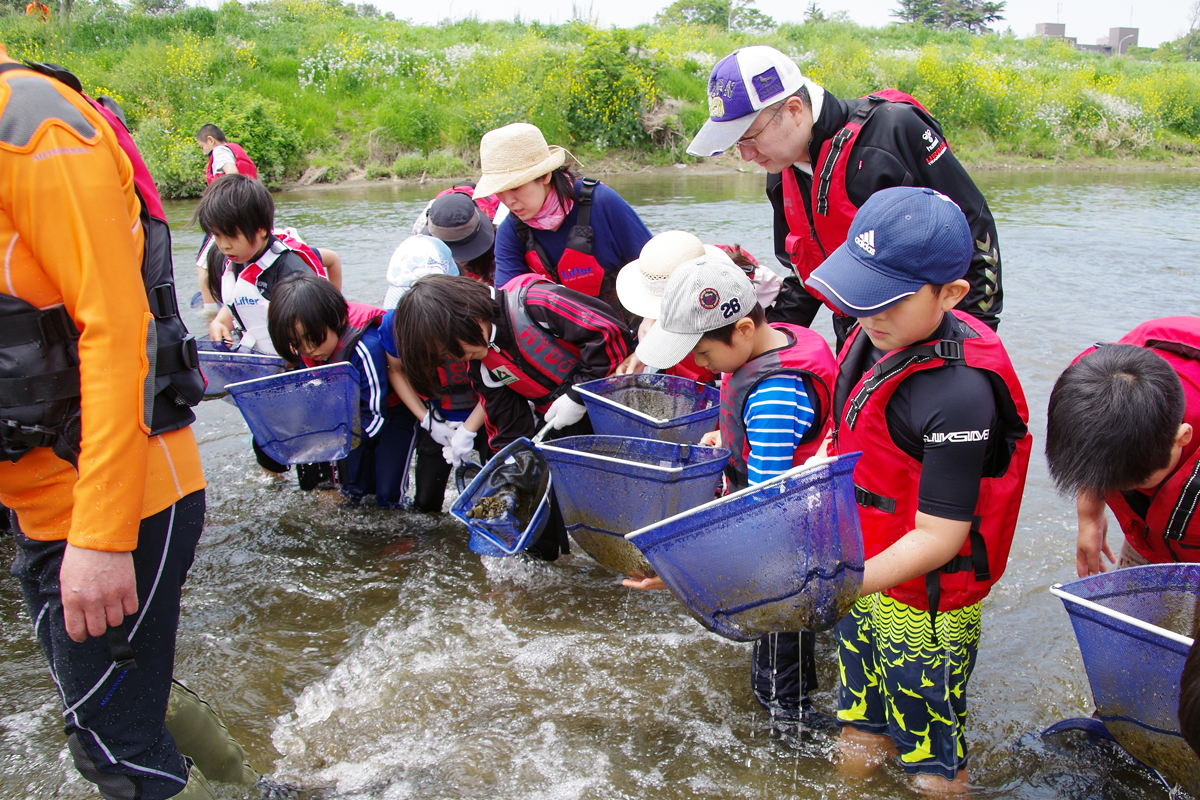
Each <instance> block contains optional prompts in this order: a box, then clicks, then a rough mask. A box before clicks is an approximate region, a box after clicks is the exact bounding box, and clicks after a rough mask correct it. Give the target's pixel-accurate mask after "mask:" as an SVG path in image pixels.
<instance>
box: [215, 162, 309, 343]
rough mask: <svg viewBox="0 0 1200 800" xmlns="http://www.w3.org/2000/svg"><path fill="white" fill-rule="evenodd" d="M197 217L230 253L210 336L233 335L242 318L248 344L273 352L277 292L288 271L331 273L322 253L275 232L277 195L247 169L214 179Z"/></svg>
mask: <svg viewBox="0 0 1200 800" xmlns="http://www.w3.org/2000/svg"><path fill="white" fill-rule="evenodd" d="M195 219H196V220H198V221H199V222H200V227H202V228H203V229H204V232H205V233H207V234H209V235H210V236H212V237H213V239H214V240H215V242H216V247H217V248H218V249H219V250H220V252H221V253H222V254H223V255H224V256H225V266H224V271H223V273H222V275H221V300H222V302H223V303H224V304H225V307H224V308H222V309H221V310H220V311H219V312H217V315H216V316H215V317H213V319H212V321H211V322H210V323H209V326H208V331H209V336H210V337H211V338H212V339H213V340H214V341H215V340H218V339H222V340H225V341H232V340H233V329H234V326H235V320H236V325H237V327H238V328H239V329H241V331H242V344H244V345H246V346H247V347H249V348H252V349H255V350H258V351H259V352H273V349H272V346H271V339H270V336H269V335H268V334H267V305H268V304H269V302H270V300H271V293H272V291H273V289H274V287H275V285H276V284H277V283H278V282H279V281H281V280H282V279H283V278H286V277H287V276H288V275H292V274H296V273H301V274H316V275H317V276H319V277H321V278H328V272H327V271H326V270H325V267H324V266H323V265H322V263H321V260H320V258H319V257H318V256H317V255H316V254H315V253H314V252H313V251H312V249H311V248H309V247H308V246H307V245H304V244H303V243H300V244H299V245H296V244H289V243H288V242H287V241H285V240H284V239H281V238H279V237H277V236H276V235H275V234H274V233H273V229H274V226H275V201H274V200H272V199H271V193H270V192H268V191H267V188H266V187H265V186H263V185H262V184H261V183H259V182H258V181H256V180H254V179H252V178H248V177H246V176H245V175H226V176H225V177H223V178H221V179H219V180H216V181H213V182H212V184H210V185H209V187H208V188H207V189H205V190H204V194H203V195H202V196H201V197H200V204H199V205H198V206H197V207H196V214H195Z"/></svg>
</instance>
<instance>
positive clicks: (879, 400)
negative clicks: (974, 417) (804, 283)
mask: <svg viewBox="0 0 1200 800" xmlns="http://www.w3.org/2000/svg"><path fill="white" fill-rule="evenodd" d="M953 313H954V316H955V317H956V319H957V324H956V325H954V326H953V329H952V330H953V331H954V335H953V336H949V337H946V338H944V339H939V340H937V341H934V342H928V343H925V344H921V345H915V346H912V347H903V348H900V349H898V350H893V351H891V352H889V353H887V354H886V355H884V357H883V358H881V359H880V360H879V361H877V362H876V363H875V364H874V365H872V366H871V367H870V368H869V369H867V370H865V371H861V372H860V371H859V370H858V369H857V368H855V367H854V366H853V365H856V364H862V363H863V357H864V355H865V354H866V353H867V352H868V351H869V348H871V346H872V345H871V341H870V339H869V338H868V337H867V336H866V334H864V333H863V332H862V328H860V327H855V329H854V330H853V331H852V332H851V334H850V336H849V338H848V339H847V340H846V344H845V347H843V348H842V351H841V353H840V354H839V356H838V378H837V384H836V388H835V390H834V403H833V408H834V435H833V452H834V453H835V454H841V453H850V452H854V451H856V450H861V451H862V453H863V455H862V458H861V459H860V460H859V462H858V465H857V466H856V467H855V469H854V493H855V498H856V499H857V500H858V505H859V518H860V520H861V522H862V531H863V550H864V555H865V556H866V558H871V557H872V556H875V555H878V554H879V553H881V552H883V551H884V550H886V549H887V548H889V547H891V546H892V545H893V544H895V543H896V542H897V541H898V540H899V539H900V538H901V537H903V536H904V535H906V534H907V533H908V532H909V531H911V530H912V529H913V526H914V524H915V521H916V514H917V504H918V499H919V490H920V483H921V462H920V461H918V460H917V459H915V458H913V457H912V456H911V455H909V454H908V453H905V452H904V451H903V450H901V449H900V448H899V447H898V446H897V445H896V443H895V442H894V441H893V440H892V436H891V434H890V433H889V431H888V423H887V416H886V411H887V405H888V401H889V400H890V399H891V397H892V395H893V394H894V393H895V391H896V389H897V388H898V387H899V386H900V385H901V383H903V382H904V380H905V379H906V378H908V377H909V376H911V375H913V374H914V373H916V372H919V371H922V370H932V369H937V368H939V367H942V366H951V365H959V364H965V365H966V366H968V367H972V368H974V369H978V370H982V371H984V372H985V373H986V375H987V377H988V379H989V381H990V382H991V384H992V391H993V394H994V396H995V400H996V412H997V424H996V428H995V429H994V430H991V431H988V432H987V434H986V436H987V437H988V438H989V439H992V440H993V441H994V442H995V446H994V447H993V448H992V450H991V452H992V456H991V458H990V459H989V461H988V462H987V463H985V464H984V473H983V476H982V478H981V480H980V485H979V499H978V500H977V501H976V504H975V518H974V520H973V522H972V525H971V533H970V535H969V536H968V537H967V541H966V542H965V543H964V544H963V547H962V549H961V550H960V551H959V553H958V555H957V556H955V557H954V558H953V559H951V560H950V562H949V563H947V564H945V565H943V566H942V567H941V568H939V569H937V570H934V571H932V572H930V573H928V574H927V575H925V576H923V577H918V578H913V579H912V580H909V581H906V582H904V583H901V584H899V585H898V586H893V587H892V588H890V589H887V590H885V591H884V592H883V593H884V594H886V595H888V596H889V597H892V598H894V599H895V600H898V601H899V602H901V603H905V604H906V605H910V606H913V607H915V608H920V609H928V610H929V611H930V613H931V615H936V614H937V611H938V610H939V609H940V610H953V609H956V608H963V607H965V606H969V605H972V604H974V603H977V602H979V601H980V600H982V599H983V598H984V597H985V596H987V594H988V592H989V591H990V590H991V587H992V584H994V583H995V582H996V581H997V580H999V579H1000V576H1001V575H1002V574H1004V568H1005V565H1006V564H1007V562H1008V552H1009V548H1010V547H1011V545H1012V537H1013V532H1014V531H1015V530H1016V526H1017V514H1018V512H1019V511H1020V509H1021V495H1022V493H1023V492H1024V489H1025V474H1026V470H1027V469H1028V467H1029V454H1030V450H1031V448H1032V437H1031V436H1030V434H1029V428H1028V426H1029V409H1028V406H1027V405H1026V403H1025V394H1024V392H1023V390H1022V389H1021V383H1020V381H1019V380H1018V379H1017V374H1016V372H1015V371H1014V370H1013V366H1012V362H1011V361H1010V360H1009V357H1008V353H1007V352H1005V350H1004V345H1003V344H1001V342H1000V338H999V337H998V336H997V335H996V334H995V332H994V331H992V330H991V329H990V328H988V327H987V326H986V325H984V324H983V323H982V322H980V321H979V320H977V319H975V318H974V317H972V316H970V315H968V314H965V313H963V312H961V311H958V310H955V311H954V312H953Z"/></svg>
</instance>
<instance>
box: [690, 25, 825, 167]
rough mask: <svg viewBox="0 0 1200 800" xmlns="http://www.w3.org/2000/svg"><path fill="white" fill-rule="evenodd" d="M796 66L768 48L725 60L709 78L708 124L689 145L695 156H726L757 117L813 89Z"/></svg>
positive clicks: (751, 49)
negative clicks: (777, 104)
mask: <svg viewBox="0 0 1200 800" xmlns="http://www.w3.org/2000/svg"><path fill="white" fill-rule="evenodd" d="M809 83H810V82H809V81H808V79H806V78H805V77H804V75H802V74H801V72H800V68H799V67H797V66H796V62H794V61H792V59H790V58H788V57H787V56H785V55H784V54H783V53H781V52H779V51H778V50H776V49H775V48H774V47H767V46H766V45H754V46H752V47H743V48H742V49H741V50H737V51H735V52H733V53H732V54H730V55H727V56H725V58H723V59H721V60H720V61H718V62H717V65H716V66H715V67H713V69H712V73H711V74H710V75H709V78H708V122H706V123H704V127H703V128H701V129H700V132H699V133H697V134H696V137H695V138H694V139H692V141H691V143H690V144H689V145H688V148H687V151H688V152H689V153H691V154H692V155H694V156H704V157H708V156H715V155H718V154H720V153H723V152H725V151H726V150H728V149H729V148H730V147H733V145H734V143H735V142H737V140H738V139H740V138H742V135H743V134H745V133H746V131H747V130H749V128H750V125H751V124H752V123H753V122H754V118H755V115H757V114H758V112H759V111H761V110H763V109H764V108H766V107H767V106H769V105H774V104H775V103H778V102H780V101H781V100H785V99H787V98H788V96H789V95H792V94H794V93H795V92H797V91H798V90H799V89H800V87H801V86H807V85H809Z"/></svg>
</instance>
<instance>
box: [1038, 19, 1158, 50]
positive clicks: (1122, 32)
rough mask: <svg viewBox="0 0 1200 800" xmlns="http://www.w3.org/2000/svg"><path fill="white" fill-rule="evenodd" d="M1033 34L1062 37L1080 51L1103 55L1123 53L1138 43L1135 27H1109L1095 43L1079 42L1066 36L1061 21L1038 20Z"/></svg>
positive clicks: (1064, 27) (1065, 27)
mask: <svg viewBox="0 0 1200 800" xmlns="http://www.w3.org/2000/svg"><path fill="white" fill-rule="evenodd" d="M1034 35H1036V36H1046V37H1048V38H1051V39H1062V40H1064V41H1065V42H1067V43H1068V44H1070V45H1071V46H1072V47H1074V48H1075V49H1076V50H1079V51H1080V52H1083V53H1099V54H1100V55H1105V56H1111V55H1114V54H1115V55H1124V54H1126V53H1128V52H1129V48H1131V47H1137V44H1138V29H1137V28H1109V29H1108V36H1103V37H1101V38H1099V39H1097V40H1096V43H1095V44H1080V43H1079V40H1078V39H1077V38H1076V37H1074V36H1067V26H1066V25H1065V24H1063V23H1061V22H1039V23H1038V24H1037V25H1036V26H1035V27H1034Z"/></svg>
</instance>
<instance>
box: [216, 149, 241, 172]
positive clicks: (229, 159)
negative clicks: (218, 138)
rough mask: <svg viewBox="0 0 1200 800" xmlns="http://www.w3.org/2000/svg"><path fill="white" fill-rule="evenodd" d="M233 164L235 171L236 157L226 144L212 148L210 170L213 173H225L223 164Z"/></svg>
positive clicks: (235, 170)
mask: <svg viewBox="0 0 1200 800" xmlns="http://www.w3.org/2000/svg"><path fill="white" fill-rule="evenodd" d="M226 164H233V165H234V170H233V171H234V172H237V158H236V157H235V156H234V155H233V151H232V150H230V149H229V148H228V147H227V146H226V145H223V144H219V145H217V146H216V147H214V148H213V149H212V171H213V175H223V174H224V173H225V165H226Z"/></svg>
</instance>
